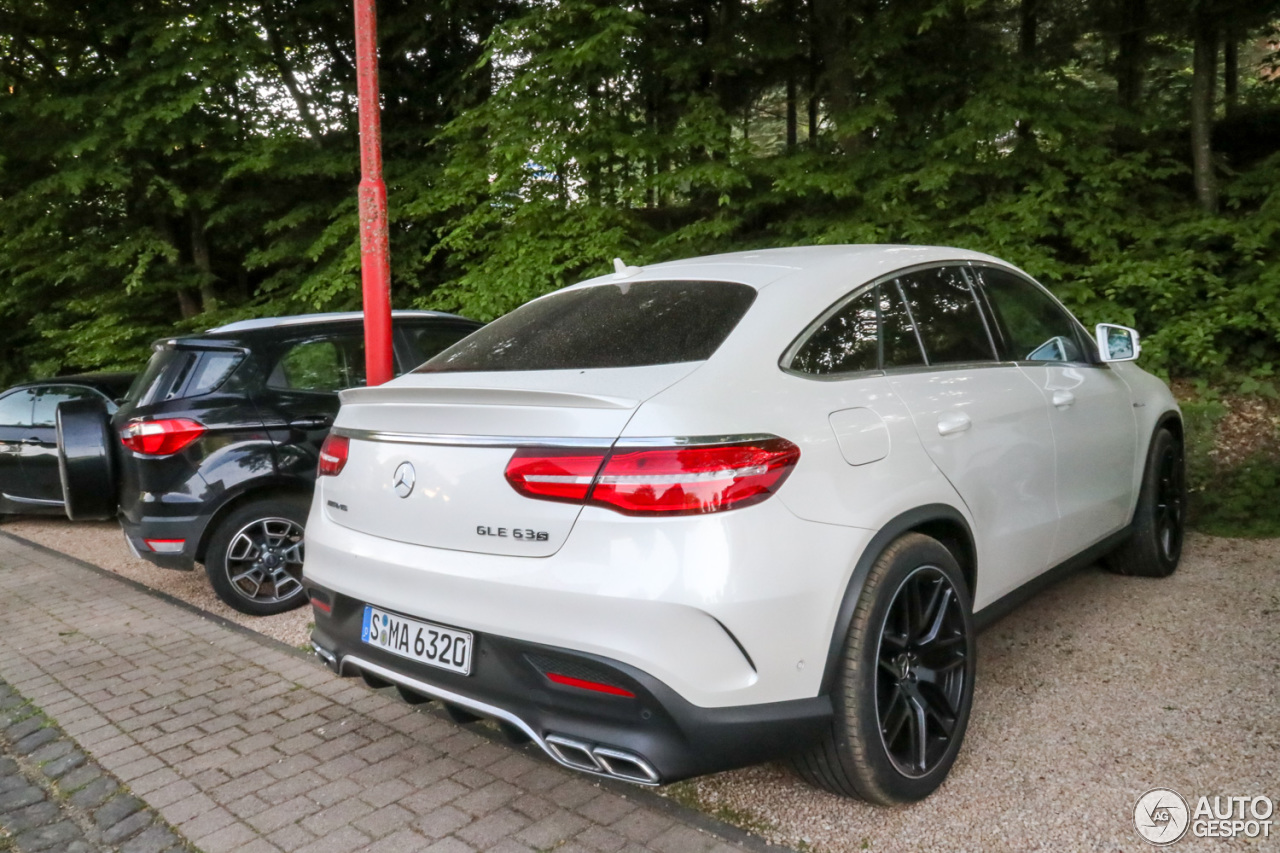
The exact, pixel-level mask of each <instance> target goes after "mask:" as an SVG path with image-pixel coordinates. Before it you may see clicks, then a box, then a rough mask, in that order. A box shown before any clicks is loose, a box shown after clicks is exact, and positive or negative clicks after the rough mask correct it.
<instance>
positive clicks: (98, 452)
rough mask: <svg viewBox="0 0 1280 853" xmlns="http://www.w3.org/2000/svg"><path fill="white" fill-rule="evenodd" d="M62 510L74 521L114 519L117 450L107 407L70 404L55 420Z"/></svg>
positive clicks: (93, 401)
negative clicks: (114, 445)
mask: <svg viewBox="0 0 1280 853" xmlns="http://www.w3.org/2000/svg"><path fill="white" fill-rule="evenodd" d="M54 423H55V431H56V434H57V444H58V479H59V481H60V482H61V485H62V500H63V509H64V511H65V512H66V515H67V518H69V519H70V520H72V521H87V520H96V519H102V518H114V517H115V515H116V510H117V508H118V503H117V494H116V493H117V488H118V482H117V477H116V460H115V456H114V454H113V451H114V450H115V448H114V447H113V446H112V444H113V436H112V434H111V424H110V420H109V418H108V416H107V407H106V405H105V404H104V403H103V402H102V401H101V400H98V399H92V398H84V399H79V400H68V401H66V402H62V403H59V404H58V407H57V409H56V410H55V416H54Z"/></svg>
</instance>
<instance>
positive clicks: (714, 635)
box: [306, 440, 871, 707]
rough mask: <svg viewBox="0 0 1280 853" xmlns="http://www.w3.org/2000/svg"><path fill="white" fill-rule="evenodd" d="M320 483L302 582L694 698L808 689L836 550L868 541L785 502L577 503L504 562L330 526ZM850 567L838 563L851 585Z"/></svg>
mask: <svg viewBox="0 0 1280 853" xmlns="http://www.w3.org/2000/svg"><path fill="white" fill-rule="evenodd" d="M356 443H357V442H356V441H354V440H353V441H352V444H356ZM842 464H843V463H842ZM344 473H345V472H344ZM332 479H338V478H332ZM321 482H322V483H323V484H324V485H323V487H322V488H319V489H317V490H316V493H315V498H314V501H313V504H312V515H311V518H310V520H309V525H310V526H308V528H307V563H306V575H307V578H308V579H309V580H312V581H315V582H316V583H319V584H321V585H323V586H325V587H327V588H328V589H332V590H334V591H336V592H338V593H341V594H343V595H349V596H352V597H353V598H357V599H359V600H361V601H365V602H369V603H372V604H375V605H378V606H381V607H385V608H388V609H390V610H394V611H399V612H403V613H407V614H411V615H413V616H414V617H415V618H419V619H427V620H430V621H433V622H439V623H442V624H445V625H450V626H453V627H456V628H460V629H462V630H467V631H477V632H490V633H495V634H500V635H502V636H508V637H513V638H516V639H521V640H527V641H529V642H534V643H543V644H546V645H554V646H562V647H571V648H575V649H578V650H581V651H586V652H591V653H594V654H599V655H604V656H606V657H609V658H612V659H615V660H620V661H622V662H624V663H630V664H632V665H635V666H637V667H640V668H642V669H644V670H645V671H647V672H649V673H650V674H652V675H653V676H655V677H657V678H660V679H662V680H663V681H664V682H665V683H667V684H668V685H669V686H670V687H672V688H673V689H674V690H676V691H677V692H678V693H680V695H682V696H684V697H685V698H686V699H688V700H689V701H690V702H691V703H693V704H695V705H698V706H701V707H726V706H734V705H744V704H756V703H762V702H776V701H782V700H785V699H794V698H798V697H804V696H812V695H814V694H815V693H816V692H817V689H818V684H819V681H820V680H821V678H822V669H823V664H824V663H825V654H826V644H827V642H828V641H829V639H830V631H831V625H832V624H833V623H834V622H835V616H836V610H837V608H838V607H839V604H840V601H839V598H838V597H835V598H833V597H832V595H831V589H832V586H833V584H839V583H841V582H842V581H841V580H839V579H835V578H833V577H832V576H831V573H830V565H831V561H832V559H833V558H834V559H837V560H841V561H846V562H847V558H848V556H849V555H851V554H855V553H858V552H859V551H860V550H861V548H862V547H864V546H865V545H866V542H867V541H868V540H869V539H870V538H871V532H870V531H865V530H860V529H857V528H849V527H842V526H839V525H824V524H814V523H811V522H806V521H803V520H801V519H798V518H796V517H795V516H794V515H792V514H791V513H790V512H789V511H788V510H787V509H786V507H785V506H784V505H783V504H782V503H781V502H780V501H766V502H765V503H763V504H759V505H757V506H754V507H749V508H747V509H743V510H739V511H736V512H725V513H715V514H711V515H705V516H686V517H683V518H675V519H661V520H657V521H655V520H654V519H647V518H629V517H627V516H623V515H619V514H618V513H615V512H611V511H609V510H605V509H600V508H598V507H586V508H585V509H583V510H582V515H583V518H582V519H581V521H580V523H579V525H578V530H577V531H575V533H574V535H573V536H571V537H569V541H568V542H567V543H566V544H565V546H564V547H563V548H561V549H560V550H559V552H558V553H556V554H555V555H554V556H551V557H547V558H545V559H527V560H513V559H511V558H510V557H503V556H493V555H487V554H474V553H466V552H462V551H450V550H445V549H443V548H430V549H428V548H423V547H421V546H417V545H410V544H406V543H402V542H394V541H390V540H387V539H383V538H380V537H377V536H373V535H370V534H368V533H362V532H359V531H355V530H351V529H350V528H346V527H342V526H340V525H337V524H335V523H333V521H331V520H330V518H329V516H328V514H327V513H325V512H324V505H325V501H326V500H328V495H329V494H331V492H330V491H329V488H328V487H329V483H328V482H325V481H324V480H322V481H321ZM503 485H504V487H506V488H507V489H508V490H510V487H507V486H506V484H505V483H504V484H503ZM852 570H853V565H852V563H851V562H848V564H847V565H846V566H843V567H842V570H841V574H842V575H843V582H844V583H847V582H848V576H849V574H850V573H851V572H852ZM717 621H718V622H720V623H721V624H723V625H725V626H726V627H728V628H729V629H730V630H731V631H732V632H733V635H734V636H735V637H737V639H738V641H739V642H741V643H742V646H743V647H744V648H745V649H747V650H748V651H749V653H750V655H751V663H748V661H747V659H746V658H745V657H744V656H743V654H742V652H741V651H740V650H739V649H738V646H737V645H736V644H735V643H734V641H733V638H732V637H730V636H729V634H728V633H727V632H726V631H725V630H724V628H722V627H721V626H720V625H719V624H717ZM692 650H696V654H695V653H691V651H692ZM752 664H754V669H753V667H752Z"/></svg>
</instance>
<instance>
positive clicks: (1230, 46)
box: [1222, 24, 1240, 115]
mask: <svg viewBox="0 0 1280 853" xmlns="http://www.w3.org/2000/svg"><path fill="white" fill-rule="evenodd" d="M1222 98H1223V101H1224V102H1225V104H1226V108H1227V115H1231V114H1233V113H1234V112H1235V111H1236V108H1237V107H1239V106H1240V33H1239V31H1238V30H1237V28H1236V27H1235V25H1233V24H1228V25H1227V34H1226V37H1225V40H1224V42H1223V45H1222Z"/></svg>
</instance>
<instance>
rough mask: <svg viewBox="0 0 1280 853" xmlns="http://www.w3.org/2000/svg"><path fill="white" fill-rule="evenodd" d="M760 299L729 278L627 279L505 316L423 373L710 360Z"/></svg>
mask: <svg viewBox="0 0 1280 853" xmlns="http://www.w3.org/2000/svg"><path fill="white" fill-rule="evenodd" d="M755 298H756V291H755V288H753V287H749V286H748V285H745V284H736V283H733V282H726V281H643V282H621V283H619V284H605V285H596V286H592V287H585V288H579V289H575V290H566V291H561V292H559V293H553V294H551V295H550V296H545V297H543V298H541V299H537V300H534V301H533V302H529V303H527V304H525V305H523V306H521V307H519V308H517V309H516V310H515V311H512V312H511V313H510V314H507V315H506V316H504V317H500V318H499V319H497V320H495V321H493V322H492V323H490V324H489V325H487V326H485V327H484V328H482V329H480V330H479V331H477V332H475V333H474V334H472V335H471V336H470V337H468V338H467V339H466V340H463V341H461V342H459V343H457V344H455V345H454V346H451V347H450V348H449V349H447V350H445V351H444V352H442V353H440V354H439V355H437V356H436V357H435V358H432V359H431V360H430V361H428V362H427V363H426V364H424V365H422V366H421V367H419V368H418V369H417V370H416V371H415V372H416V373H440V372H453V371H511V370H586V369H590V368H608V367H640V366H644V365H654V364H676V363H679V362H688V361H705V360H706V359H708V358H710V357H711V354H712V353H714V352H715V351H716V349H717V348H718V347H719V346H720V344H721V343H723V342H724V339H725V338H727V337H728V336H729V333H730V332H732V331H733V329H734V327H735V326H737V325H738V321H739V320H741V319H742V316H743V315H744V314H746V312H747V309H748V308H750V307H751V303H752V302H754V301H755Z"/></svg>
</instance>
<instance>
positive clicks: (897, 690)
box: [792, 533, 977, 805]
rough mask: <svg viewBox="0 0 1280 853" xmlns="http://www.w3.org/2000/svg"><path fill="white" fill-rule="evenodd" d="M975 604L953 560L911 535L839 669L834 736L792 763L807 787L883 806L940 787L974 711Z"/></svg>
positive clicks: (860, 614)
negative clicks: (811, 786) (813, 786)
mask: <svg viewBox="0 0 1280 853" xmlns="http://www.w3.org/2000/svg"><path fill="white" fill-rule="evenodd" d="M855 583H857V581H856V580H855ZM970 601H971V599H970V593H969V586H968V583H967V582H966V580H965V577H964V573H963V572H962V571H961V570H960V566H959V564H958V563H957V562H956V559H955V556H954V555H953V554H952V553H951V552H950V551H949V550H947V548H946V547H945V546H944V545H943V544H942V543H940V542H939V541H937V540H936V539H932V538H930V537H928V536H925V535H923V534H920V533H907V534H904V535H903V536H901V537H900V538H898V539H896V540H894V541H893V542H892V543H890V544H889V546H888V547H887V548H885V550H884V551H883V552H881V553H880V555H879V556H878V557H877V558H876V560H875V562H874V563H873V564H872V565H871V567H870V569H869V571H867V574H866V577H865V579H863V580H862V581H861V586H860V588H859V589H858V591H857V599H856V603H855V604H854V607H853V614H852V618H851V621H850V623H849V627H848V631H847V633H846V634H845V636H844V643H843V649H842V652H841V656H840V658H839V660H837V661H836V662H835V670H834V675H833V677H832V683H831V685H830V696H831V705H832V710H833V711H834V712H835V713H834V715H833V718H832V723H831V728H830V729H829V731H828V732H827V733H826V734H825V735H824V737H823V739H822V740H821V741H820V742H819V743H817V744H815V745H814V746H812V747H810V748H809V749H807V750H805V751H804V752H802V753H800V754H799V755H797V756H795V758H794V760H793V762H792V763H793V766H794V767H795V768H796V770H797V771H798V772H799V774H800V775H801V776H802V777H803V778H804V779H805V780H806V781H808V782H810V783H812V784H814V785H817V786H819V787H821V788H825V789H827V790H828V791H831V792H832V793H834V794H839V795H841V796H846V797H856V798H858V799H863V800H867V801H869V802H873V803H879V804H881V805H895V804H899V803H907V802H912V801H914V800H919V799H922V798H924V797H927V796H928V795H929V794H931V793H932V792H933V791H934V790H936V789H937V787H938V786H939V785H941V784H942V782H943V780H945V779H946V778H947V774H948V773H949V772H950V771H951V765H952V764H954V763H955V760H956V756H957V755H958V754H959V752H960V747H961V745H962V744H963V743H964V734H965V730H966V729H967V727H968V725H969V711H970V709H971V708H972V706H973V681H974V674H975V662H976V659H977V646H976V643H975V641H974V637H975V633H974V629H973V617H972V613H971V607H972V605H971V603H970Z"/></svg>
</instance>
